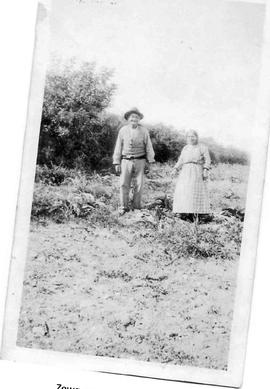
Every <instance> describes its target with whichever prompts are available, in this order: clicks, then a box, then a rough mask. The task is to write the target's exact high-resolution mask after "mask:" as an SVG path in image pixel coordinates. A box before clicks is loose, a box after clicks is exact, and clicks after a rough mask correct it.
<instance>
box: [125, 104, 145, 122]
mask: <svg viewBox="0 0 270 389" xmlns="http://www.w3.org/2000/svg"><path fill="white" fill-rule="evenodd" d="M132 113H136V115H138V116H140V118H141V119H142V118H143V114H142V113H141V112H140V111H139V110H138V108H136V107H134V108H131V109H130V110H129V111H127V112H126V113H125V114H124V118H125V119H126V120H128V118H129V117H130V115H131V114H132Z"/></svg>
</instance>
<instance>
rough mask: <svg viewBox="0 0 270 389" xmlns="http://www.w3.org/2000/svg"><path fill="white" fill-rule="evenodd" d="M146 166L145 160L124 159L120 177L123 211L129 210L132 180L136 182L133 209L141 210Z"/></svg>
mask: <svg viewBox="0 0 270 389" xmlns="http://www.w3.org/2000/svg"><path fill="white" fill-rule="evenodd" d="M145 164H146V160H145V159H132V160H129V159H122V161H121V175H120V207H121V208H122V209H125V210H127V209H128V208H129V191H130V187H131V181H132V179H133V181H134V187H133V201H132V208H133V209H140V208H141V199H142V190H143V183H144V168H145Z"/></svg>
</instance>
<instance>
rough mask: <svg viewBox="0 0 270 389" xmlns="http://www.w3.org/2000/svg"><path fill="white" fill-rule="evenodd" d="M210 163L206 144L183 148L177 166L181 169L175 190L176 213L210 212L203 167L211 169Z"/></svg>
mask: <svg viewBox="0 0 270 389" xmlns="http://www.w3.org/2000/svg"><path fill="white" fill-rule="evenodd" d="M210 163H211V160H210V156H209V152H208V149H207V147H206V146H205V145H201V144H197V145H186V146H185V147H184V148H183V149H182V152H181V154H180V157H179V159H178V162H177V164H176V166H175V167H176V168H181V171H180V173H179V176H178V179H177V183H176V187H175V192H174V201H173V212H174V213H195V214H203V213H204V214H205V213H210V205H209V197H208V189H207V182H206V181H205V180H203V168H206V169H209V167H210Z"/></svg>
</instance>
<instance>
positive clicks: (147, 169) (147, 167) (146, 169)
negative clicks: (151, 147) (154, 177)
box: [144, 162, 151, 174]
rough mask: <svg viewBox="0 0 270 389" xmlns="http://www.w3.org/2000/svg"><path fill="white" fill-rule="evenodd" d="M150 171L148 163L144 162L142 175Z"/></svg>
mask: <svg viewBox="0 0 270 389" xmlns="http://www.w3.org/2000/svg"><path fill="white" fill-rule="evenodd" d="M150 171H151V167H150V163H148V162H146V164H145V167H144V174H149V173H150Z"/></svg>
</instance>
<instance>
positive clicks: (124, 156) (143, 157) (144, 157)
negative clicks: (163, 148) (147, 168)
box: [122, 155, 146, 160]
mask: <svg viewBox="0 0 270 389" xmlns="http://www.w3.org/2000/svg"><path fill="white" fill-rule="evenodd" d="M122 159H128V160H132V159H146V155H140V156H139V157H133V156H130V157H129V156H127V155H122Z"/></svg>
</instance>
